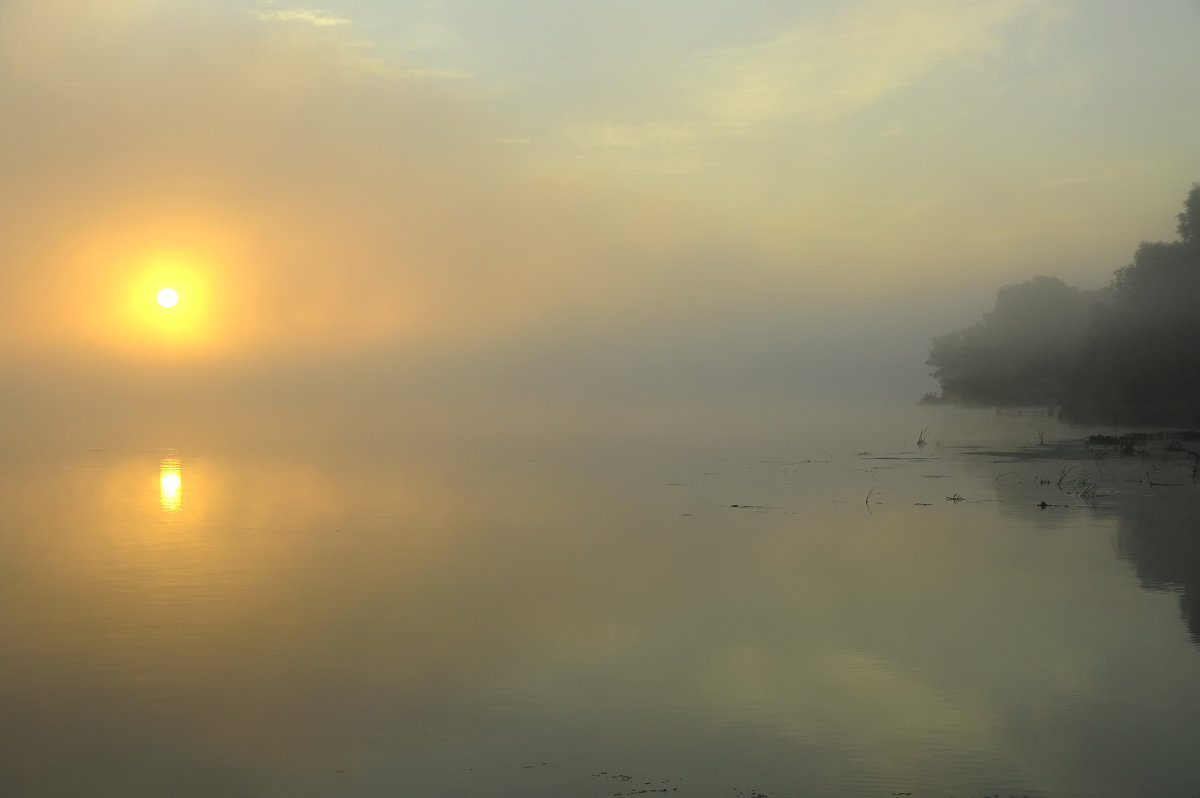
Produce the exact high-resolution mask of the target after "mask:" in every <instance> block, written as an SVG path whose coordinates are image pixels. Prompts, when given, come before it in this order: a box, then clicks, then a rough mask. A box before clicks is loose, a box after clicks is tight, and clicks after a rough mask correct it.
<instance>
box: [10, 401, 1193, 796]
mask: <svg viewBox="0 0 1200 798" xmlns="http://www.w3.org/2000/svg"><path fill="white" fill-rule="evenodd" d="M460 412H461V411H460ZM314 418H315V417H314ZM464 418H465V416H464ZM407 423H410V424H415V425H416V426H415V427H414V426H410V427H406V426H405V423H399V422H398V423H396V424H395V425H393V426H392V427H389V428H388V430H387V431H386V432H385V431H376V432H374V433H373V434H364V433H366V432H369V431H370V430H371V429H373V424H360V425H355V426H354V427H353V430H354V432H353V434H346V435H345V436H341V437H338V436H332V435H329V434H326V435H324V436H321V435H312V434H306V433H305V431H304V430H302V429H297V430H296V432H295V434H293V435H266V436H259V437H253V436H251V435H248V434H247V435H246V436H243V434H241V431H238V433H237V434H232V435H228V436H224V437H222V436H220V435H219V434H218V433H219V431H216V430H214V431H213V434H212V437H210V438H208V439H207V440H206V441H201V440H200V439H199V438H196V439H195V440H192V441H190V442H188V443H186V444H184V445H179V446H168V445H158V446H148V447H144V444H141V443H138V444H137V445H133V444H132V443H128V444H126V445H114V446H111V447H107V450H103V451H89V450H87V449H85V448H83V447H80V446H77V445H76V446H67V447H65V448H64V447H61V446H55V447H49V446H45V447H41V448H38V449H35V450H25V451H20V452H18V451H16V450H12V449H9V450H7V454H6V456H5V458H4V459H3V462H2V463H0V468H2V469H3V472H4V480H3V485H4V488H3V494H2V495H0V507H3V513H4V515H3V527H4V528H5V529H6V530H9V533H8V534H7V535H6V536H5V540H4V542H3V546H4V549H5V557H4V562H5V563H6V564H7V567H6V569H5V571H6V572H5V578H4V579H3V590H4V592H5V595H6V601H5V602H4V603H3V606H4V608H5V609H4V610H3V611H2V612H0V627H2V628H3V630H4V638H5V640H6V641H7V643H6V657H5V660H4V664H3V665H2V666H0V675H2V676H3V679H2V681H3V683H4V684H7V685H20V689H19V690H16V689H14V690H9V691H6V693H5V701H6V703H7V704H8V706H9V707H10V715H9V716H10V717H19V718H25V719H26V721H25V722H23V723H20V724H5V725H4V726H3V728H2V735H3V741H2V742H3V744H2V745H0V751H3V752H4V753H3V755H0V761H2V764H3V767H2V768H0V772H3V773H4V776H3V780H2V782H0V783H3V785H4V787H5V791H6V792H8V793H9V794H17V795H20V794H37V793H39V792H49V793H52V794H55V793H58V794H61V793H69V792H71V791H79V790H83V791H86V792H88V793H89V794H94V795H123V796H130V795H157V794H163V793H170V794H176V795H210V794H213V793H214V792H220V793H226V794H236V793H248V794H279V793H286V794H291V795H313V796H318V795H328V794H330V793H331V792H338V793H339V794H348V795H363V796H367V795H377V794H380V793H381V792H388V791H391V792H397V791H398V792H404V793H408V792H425V793H431V794H433V793H436V794H439V795H448V796H464V797H465V796H469V795H531V796H547V797H548V796H558V795H564V794H566V795H579V796H589V795H595V796H602V795H603V796H607V795H613V794H618V793H619V794H622V795H626V794H638V793H636V790H640V789H651V788H653V789H667V790H672V791H674V792H673V793H672V794H678V795H688V796H714V798H715V797H716V796H737V795H740V794H750V792H752V791H753V792H761V793H763V794H767V795H803V794H810V793H817V794H828V795H846V796H852V795H853V796H856V795H864V794H868V795H869V794H891V793H893V792H897V791H900V792H912V793H913V794H914V795H942V794H946V793H950V794H978V795H984V794H995V793H996V792H999V793H1001V794H1013V795H1030V796H1033V795H1037V796H1041V795H1046V796H1060V795H1065V796H1085V795H1086V796H1110V795H1111V796H1118V795H1127V794H1130V793H1131V792H1136V791H1139V790H1145V789H1146V785H1147V784H1150V785H1152V788H1153V789H1152V791H1153V792H1154V794H1161V795H1188V794H1190V793H1189V792H1188V791H1189V790H1191V789H1193V787H1194V784H1195V779H1196V778H1197V771H1196V769H1195V765H1194V761H1193V760H1194V757H1192V756H1191V752H1192V751H1193V750H1194V743H1195V740H1194V729H1196V728H1200V724H1198V723H1197V721H1200V717H1198V716H1197V715H1196V713H1195V711H1194V709H1193V708H1194V707H1197V706H1200V700H1198V699H1200V692H1198V691H1200V685H1198V684H1197V682H1196V680H1195V679H1194V672H1195V665H1196V661H1197V656H1200V649H1198V648H1197V646H1196V644H1195V642H1194V633H1193V634H1189V632H1188V624H1191V625H1192V627H1193V629H1194V628H1195V627H1194V625H1195V617H1194V616H1191V617H1190V618H1189V617H1188V616H1186V615H1184V614H1183V613H1184V611H1185V610H1187V607H1188V606H1190V605H1189V604H1188V603H1187V602H1183V604H1182V605H1181V602H1180V599H1179V593H1180V591H1181V590H1183V591H1194V590H1195V585H1196V584H1197V583H1198V580H1197V575H1196V574H1195V573H1189V572H1188V571H1187V569H1183V570H1182V571H1181V570H1180V569H1179V568H1175V569H1174V570H1171V571H1170V572H1169V573H1168V572H1167V571H1165V570H1164V568H1163V566H1162V563H1163V562H1165V561H1176V562H1179V561H1181V560H1182V559H1186V552H1187V551H1188V550H1187V549H1186V548H1185V549H1179V548H1176V551H1177V552H1178V553H1179V555H1180V556H1178V557H1172V556H1171V555H1170V554H1167V553H1165V551H1164V548H1163V547H1164V546H1165V547H1167V548H1169V547H1171V546H1175V547H1178V546H1180V545H1183V546H1186V545H1187V542H1186V540H1187V539H1186V538H1180V537H1179V535H1178V534H1177V533H1176V532H1175V531H1173V530H1177V529H1179V526H1178V525H1179V524H1180V523H1182V522H1184V520H1185V519H1187V518H1189V517H1191V515H1190V514H1191V513H1193V512H1194V501H1195V487H1194V486H1191V487H1185V488H1180V489H1176V490H1180V491H1182V492H1181V493H1178V494H1177V495H1175V498H1174V499H1172V502H1173V503H1172V505H1171V506H1172V507H1175V509H1174V510H1169V511H1166V512H1165V513H1163V514H1157V515H1156V514H1155V513H1156V510H1161V509H1163V507H1164V506H1165V505H1160V503H1158V502H1154V501H1146V502H1141V503H1139V504H1137V505H1136V506H1137V507H1138V508H1140V509H1137V510H1135V511H1127V510H1125V509H1123V508H1124V507H1126V506H1127V505H1125V504H1120V503H1118V502H1116V501H1115V500H1114V501H1104V502H1097V503H1092V504H1089V503H1087V502H1084V501H1081V500H1079V499H1077V498H1074V497H1071V496H1069V495H1067V494H1064V493H1063V492H1061V491H1059V490H1057V489H1056V488H1054V487H1053V486H1049V487H1047V486H1038V482H1039V479H1046V480H1050V479H1052V478H1053V477H1054V475H1055V474H1056V473H1057V472H1058V470H1059V468H1060V467H1061V465H1060V463H1059V461H1057V460H1054V459H1050V460H1047V461H1044V462H1039V461H1036V460H1035V461H1030V460H1020V459H1016V460H1011V461H1008V462H1005V461H1004V458H1003V457H1001V456H999V455H987V454H984V455H972V454H969V452H970V451H972V449H975V448H977V447H983V448H984V450H986V448H987V447H989V446H993V445H995V446H999V447H1002V448H1003V447H1007V449H1008V450H1009V451H1016V450H1018V449H1019V448H1020V447H1022V446H1029V447H1033V448H1034V450H1035V451H1036V450H1037V447H1038V444H1037V440H1038V434H1039V433H1041V434H1042V435H1043V437H1044V438H1045V439H1046V440H1054V439H1055V438H1056V437H1058V434H1059V433H1062V432H1073V430H1069V429H1065V428H1061V427H1058V426H1057V425H1056V424H1055V422H1054V421H1053V419H1049V418H1046V417H1045V416H1044V415H1043V414H1040V413H1033V414H1031V415H1024V414H1023V415H1020V416H1017V415H997V414H995V413H991V412H987V413H980V412H968V411H955V410H952V409H948V408H928V407H917V406H914V405H907V406H902V407H892V408H891V409H890V411H888V410H887V406H886V405H884V404H878V405H867V406H862V405H859V406H855V405H851V404H848V403H845V402H843V403H825V404H819V403H815V402H814V403H806V404H798V405H796V406H792V407H787V408H779V407H777V406H775V407H770V408H768V407H766V406H765V405H764V404H762V403H759V404H754V403H746V404H744V405H741V406H736V405H732V404H731V405H726V406H724V407H722V408H721V412H719V413H718V412H716V411H714V410H713V408H711V407H709V408H705V409H704V411H703V412H699V411H698V412H697V413H696V414H695V415H686V414H684V413H682V412H676V413H663V414H661V415H659V416H657V417H656V416H655V415H654V414H652V413H650V412H642V413H640V414H632V413H619V412H614V413H611V414H608V415H604V414H598V413H597V412H596V411H595V408H587V409H586V410H584V411H568V410H567V409H564V408H560V409H559V410H558V412H557V414H549V413H544V414H539V415H538V416H537V417H536V418H533V419H530V418H518V417H517V416H515V415H511V414H510V415H507V416H506V415H504V411H502V410H500V409H497V408H494V407H493V408H491V412H490V413H481V415H480V416H478V417H475V418H474V419H473V420H472V421H470V422H466V421H464V422H463V423H461V424H460V425H459V426H458V427H456V428H439V429H436V430H431V429H430V428H429V427H422V426H420V422H411V421H410V422H407ZM406 430H407V432H406ZM414 430H419V432H418V431H414ZM922 430H925V431H926V436H927V438H928V441H927V443H926V445H925V446H924V447H919V446H918V445H917V437H918V435H919V434H920V433H921V432H922ZM121 432H122V435H123V440H125V441H127V442H131V441H135V440H138V436H136V435H132V434H128V433H129V430H121ZM183 437H186V436H183ZM163 441H164V444H174V443H179V442H178V441H173V440H168V439H166V438H164V439H163ZM143 447H144V448H143ZM1043 448H1044V447H1043ZM997 451H999V450H997ZM1162 467H1163V468H1164V469H1165V468H1168V466H1167V465H1163V466H1162ZM1112 468H1116V466H1112V467H1110V471H1111V486H1112V487H1113V488H1114V489H1117V490H1120V491H1123V492H1124V493H1129V492H1131V491H1130V489H1129V488H1128V487H1126V486H1125V484H1124V483H1123V480H1124V476H1122V474H1123V472H1120V473H1119V472H1118V471H1116V470H1111V469H1112ZM1166 473H1167V472H1166V471H1164V472H1163V474H1166ZM1164 479H1165V477H1164ZM1106 484H1110V483H1106ZM1144 490H1150V489H1149V488H1146V487H1141V488H1138V489H1137V490H1136V491H1133V492H1140V491H1144ZM1157 490H1158V491H1160V492H1161V491H1163V490H1166V489H1163V488H1159V489H1157ZM952 496H961V497H963V499H964V501H961V502H958V501H949V500H948V499H949V498H950V497H952ZM1039 498H1041V499H1043V500H1047V499H1048V500H1050V501H1051V502H1052V503H1054V504H1060V503H1061V504H1062V505H1063V506H1061V507H1057V508H1053V509H1041V508H1039V507H1038V506H1036V505H1037V501H1038V499H1039ZM1179 501H1182V502H1183V504H1181V505H1179V504H1174V502H1179ZM1179 513H1182V514H1179ZM1143 550H1144V551H1143ZM1151 552H1156V553H1154V554H1152V553H1151ZM1147 587H1151V588H1153V589H1152V590H1147V589H1146V588H1147ZM1185 595H1186V593H1185ZM62 762H69V763H70V767H64V766H61V765H60V764H59V763H62ZM1148 773H1149V774H1153V775H1152V776H1148V775H1147V774H1148Z"/></svg>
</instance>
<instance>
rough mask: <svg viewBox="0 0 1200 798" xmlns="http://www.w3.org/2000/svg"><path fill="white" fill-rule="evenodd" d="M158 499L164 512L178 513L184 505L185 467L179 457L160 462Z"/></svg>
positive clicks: (164, 459)
mask: <svg viewBox="0 0 1200 798" xmlns="http://www.w3.org/2000/svg"><path fill="white" fill-rule="evenodd" d="M158 499H159V505H160V506H161V507H162V509H163V512H167V513H177V512H179V510H180V509H181V508H182V507H183V469H182V465H181V464H180V462H179V458H178V457H164V458H163V459H162V460H161V461H160V463H159V474H158Z"/></svg>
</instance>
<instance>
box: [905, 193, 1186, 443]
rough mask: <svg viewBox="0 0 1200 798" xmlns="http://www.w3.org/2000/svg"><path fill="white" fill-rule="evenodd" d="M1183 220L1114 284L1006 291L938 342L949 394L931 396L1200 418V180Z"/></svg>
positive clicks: (1110, 415) (1119, 415)
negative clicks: (967, 324)
mask: <svg viewBox="0 0 1200 798" xmlns="http://www.w3.org/2000/svg"><path fill="white" fill-rule="evenodd" d="M1178 220H1179V224H1178V232H1179V239H1178V240H1177V241H1171V242H1162V241H1158V242H1143V243H1142V244H1141V245H1140V246H1139V247H1138V249H1137V252H1136V253H1135V254H1134V258H1133V262H1132V263H1131V264H1129V265H1128V266H1126V267H1124V268H1122V269H1118V270H1117V272H1116V274H1115V275H1114V277H1113V280H1112V283H1111V284H1110V285H1109V286H1108V287H1107V288H1104V289H1101V290H1098V291H1085V290H1081V289H1078V288H1074V287H1072V286H1069V285H1067V284H1066V283H1064V282H1062V281H1061V280H1059V279H1057V278H1054V277H1035V278H1034V279H1032V280H1029V281H1027V282H1023V283H1019V284H1016V285H1009V286H1005V287H1003V288H1001V289H1000V290H999V291H998V292H997V294H996V305H995V308H994V310H993V311H992V312H991V313H988V314H986V315H985V316H984V317H983V319H982V320H981V321H979V322H978V323H976V324H974V325H973V326H970V327H967V328H965V329H962V330H957V331H954V332H951V333H947V334H944V335H940V336H938V337H936V338H935V339H934V340H933V345H932V347H931V349H930V353H929V360H928V361H927V363H928V365H929V366H931V367H932V369H933V371H932V375H933V376H934V377H935V378H936V379H937V380H938V382H939V383H940V385H941V388H942V391H941V394H940V395H930V396H928V397H926V400H927V401H944V402H951V403H956V404H965V405H996V406H1020V405H1025V406H1028V405H1042V406H1054V407H1059V408H1061V410H1062V413H1063V415H1064V417H1065V418H1068V419H1071V420H1074V421H1080V422H1099V423H1115V424H1130V425H1179V424H1186V425H1195V424H1200V184H1194V185H1193V186H1192V189H1191V191H1190V193H1189V194H1188V196H1187V199H1186V201H1185V202H1184V210H1183V212H1182V213H1180V214H1179V216H1178Z"/></svg>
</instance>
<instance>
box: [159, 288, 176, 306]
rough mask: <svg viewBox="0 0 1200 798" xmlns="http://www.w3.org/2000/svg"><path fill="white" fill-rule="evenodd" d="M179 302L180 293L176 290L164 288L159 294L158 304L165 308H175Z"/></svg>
mask: <svg viewBox="0 0 1200 798" xmlns="http://www.w3.org/2000/svg"><path fill="white" fill-rule="evenodd" d="M178 302H179V292H178V291H176V290H175V289H174V288H164V289H162V290H161V291H159V292H158V304H160V305H162V306H163V307H164V308H173V307H175V305H176V304H178Z"/></svg>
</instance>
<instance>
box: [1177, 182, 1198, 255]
mask: <svg viewBox="0 0 1200 798" xmlns="http://www.w3.org/2000/svg"><path fill="white" fill-rule="evenodd" d="M1177 218H1178V219H1179V227H1178V228H1177V229H1178V230H1179V239H1180V240H1181V241H1183V242H1184V243H1185V244H1200V183H1192V190H1191V191H1189V192H1188V195H1187V199H1186V200H1184V201H1183V212H1182V213H1180V214H1179V216H1178V217H1177Z"/></svg>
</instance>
